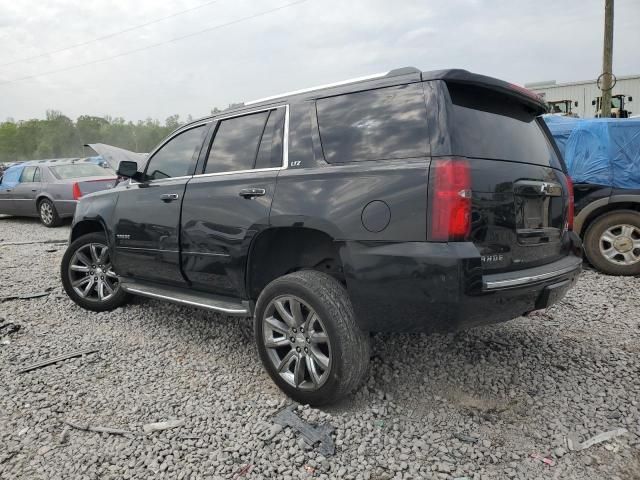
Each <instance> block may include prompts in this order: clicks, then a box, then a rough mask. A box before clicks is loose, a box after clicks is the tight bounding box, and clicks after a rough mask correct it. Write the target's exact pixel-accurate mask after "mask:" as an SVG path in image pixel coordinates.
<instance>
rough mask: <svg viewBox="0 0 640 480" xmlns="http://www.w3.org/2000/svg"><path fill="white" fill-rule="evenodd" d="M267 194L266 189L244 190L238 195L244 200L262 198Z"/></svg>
mask: <svg viewBox="0 0 640 480" xmlns="http://www.w3.org/2000/svg"><path fill="white" fill-rule="evenodd" d="M265 193H267V191H266V190H265V189H264V188H243V189H242V190H240V193H239V194H238V195H240V196H241V197H244V198H253V197H262V196H263V195H264V194H265Z"/></svg>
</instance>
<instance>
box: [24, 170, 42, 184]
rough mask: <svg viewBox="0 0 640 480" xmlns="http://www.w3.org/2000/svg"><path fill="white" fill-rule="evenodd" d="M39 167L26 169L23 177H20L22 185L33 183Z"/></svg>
mask: <svg viewBox="0 0 640 480" xmlns="http://www.w3.org/2000/svg"><path fill="white" fill-rule="evenodd" d="M36 170H38V168H37V167H24V170H22V175H20V183H24V182H33V181H34V180H33V176H34V175H35V174H36Z"/></svg>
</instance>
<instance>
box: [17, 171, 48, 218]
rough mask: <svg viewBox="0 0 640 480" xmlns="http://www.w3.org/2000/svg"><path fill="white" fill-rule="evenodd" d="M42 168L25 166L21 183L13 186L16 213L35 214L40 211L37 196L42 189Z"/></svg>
mask: <svg viewBox="0 0 640 480" xmlns="http://www.w3.org/2000/svg"><path fill="white" fill-rule="evenodd" d="M40 175H41V174H40V169H39V168H38V167H36V166H29V167H24V170H22V174H21V175H20V183H18V184H17V185H16V186H15V187H14V188H13V201H14V211H15V214H16V215H24V216H33V215H36V214H37V213H38V210H37V208H36V196H37V195H38V192H39V191H40V189H41V176H40Z"/></svg>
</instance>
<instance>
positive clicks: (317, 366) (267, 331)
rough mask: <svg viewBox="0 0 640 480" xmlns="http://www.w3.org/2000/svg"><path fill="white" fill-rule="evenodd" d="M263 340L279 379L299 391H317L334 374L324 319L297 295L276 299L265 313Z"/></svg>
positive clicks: (270, 303)
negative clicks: (331, 373) (332, 372)
mask: <svg viewBox="0 0 640 480" xmlns="http://www.w3.org/2000/svg"><path fill="white" fill-rule="evenodd" d="M262 332H263V333H262V340H263V342H264V346H265V348H266V350H267V355H268V356H269V359H270V361H271V364H272V366H273V367H274V368H275V371H276V372H277V373H278V375H279V376H280V377H281V378H282V379H283V380H284V381H285V382H287V383H288V384H289V385H291V386H292V387H294V388H297V389H300V390H317V389H318V388H320V387H321V386H322V385H324V383H325V382H326V381H327V378H328V377H329V373H330V372H331V364H332V362H331V343H330V341H329V336H328V334H327V330H326V328H325V327H324V324H323V322H322V319H321V318H320V316H319V315H318V314H317V313H316V312H315V310H314V309H313V308H311V307H310V306H309V305H308V304H307V303H305V302H304V301H303V300H301V299H300V298H298V297H296V296H294V295H283V296H280V297H276V298H274V299H273V300H271V302H269V304H268V305H267V308H266V309H265V313H264V316H263V320H262Z"/></svg>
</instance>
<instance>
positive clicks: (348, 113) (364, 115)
mask: <svg viewBox="0 0 640 480" xmlns="http://www.w3.org/2000/svg"><path fill="white" fill-rule="evenodd" d="M316 109H317V114H318V126H319V129H320V141H321V143H322V150H323V152H324V157H325V160H326V161H327V162H329V163H342V162H360V161H367V160H386V159H398V158H413V157H424V156H426V155H427V154H428V148H427V146H428V140H427V112H426V106H425V101H424V94H423V90H422V85H421V84H419V83H413V84H408V85H400V86H394V87H386V88H379V89H376V90H367V91H363V92H354V93H349V94H346V95H337V96H334V97H328V98H322V99H319V100H318V101H317V102H316Z"/></svg>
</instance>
